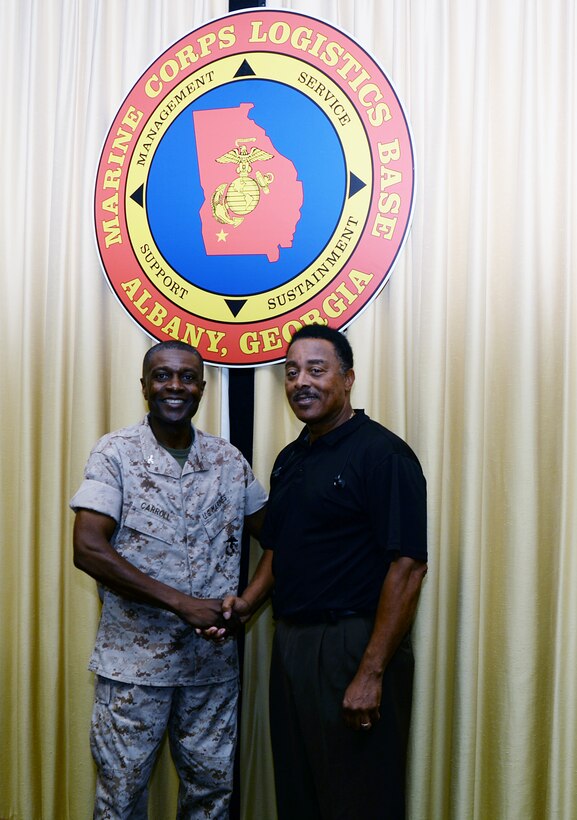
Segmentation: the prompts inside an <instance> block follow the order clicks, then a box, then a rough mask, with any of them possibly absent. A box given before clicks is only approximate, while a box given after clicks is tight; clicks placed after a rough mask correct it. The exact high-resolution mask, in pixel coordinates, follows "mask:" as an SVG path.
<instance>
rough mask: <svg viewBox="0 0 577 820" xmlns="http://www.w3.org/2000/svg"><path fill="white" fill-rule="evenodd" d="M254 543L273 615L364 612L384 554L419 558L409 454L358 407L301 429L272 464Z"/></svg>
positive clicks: (375, 594)
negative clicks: (313, 429)
mask: <svg viewBox="0 0 577 820" xmlns="http://www.w3.org/2000/svg"><path fill="white" fill-rule="evenodd" d="M261 544H262V546H263V547H264V548H265V549H271V550H274V556H273V573H274V576H275V587H274V591H273V596H272V601H273V612H274V615H275V617H276V618H290V617H291V616H295V617H297V616H303V615H304V614H306V613H307V612H311V613H316V612H319V611H328V610H355V611H358V612H374V611H375V610H376V607H377V603H378V600H379V595H380V591H381V587H382V585H383V581H384V578H385V575H386V573H387V569H388V567H389V565H390V562H391V561H392V560H394V559H395V558H396V557H398V556H399V555H403V556H409V557H411V558H415V559H417V560H420V561H426V560H427V535H426V484H425V478H424V476H423V472H422V470H421V467H420V464H419V461H418V459H417V457H416V456H415V454H414V453H413V451H412V450H411V448H410V447H409V446H408V445H407V444H406V443H405V442H404V441H403V440H402V439H400V438H399V437H398V436H396V435H395V434H394V433H392V432H391V431H390V430H387V429H386V428H385V427H383V426H382V425H380V424H378V423H377V422H375V421H372V420H371V419H370V418H369V417H368V416H367V415H366V414H365V413H364V411H363V410H357V411H355V415H354V416H353V417H352V418H351V419H350V420H349V421H347V422H345V423H344V424H342V425H340V426H339V427H337V428H335V429H334V430H331V431H330V432H329V433H327V434H326V435H324V436H321V437H320V438H318V439H316V441H314V442H313V443H312V444H310V443H309V437H308V431H307V429H306V428H305V429H304V430H303V431H302V433H301V435H300V436H299V437H298V438H297V439H296V441H294V442H293V443H292V444H289V445H288V447H285V448H284V450H282V451H281V453H280V454H279V456H278V457H277V459H276V461H275V464H274V467H273V470H272V474H271V489H270V497H269V502H268V508H267V514H266V519H265V522H264V526H263V531H262V535H261Z"/></svg>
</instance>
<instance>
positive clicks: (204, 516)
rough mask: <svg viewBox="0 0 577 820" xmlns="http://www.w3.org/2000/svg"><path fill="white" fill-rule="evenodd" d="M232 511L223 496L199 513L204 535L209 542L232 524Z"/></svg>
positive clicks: (230, 505)
mask: <svg viewBox="0 0 577 820" xmlns="http://www.w3.org/2000/svg"><path fill="white" fill-rule="evenodd" d="M234 518H235V515H234V510H233V508H232V504H231V503H230V501H229V499H228V498H227V497H226V496H225V495H219V497H218V498H217V500H216V501H215V502H214V503H213V504H211V505H210V506H209V507H206V508H205V509H204V510H203V511H202V512H201V520H202V523H203V525H204V528H205V530H206V534H207V535H208V537H209V538H210V540H211V541H214V539H215V538H217V537H218V535H219V534H220V533H221V532H222V531H223V530H224V529H225V527H227V525H229V524H230V525H231V526H232V525H233V524H234Z"/></svg>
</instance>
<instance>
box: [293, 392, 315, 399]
mask: <svg viewBox="0 0 577 820" xmlns="http://www.w3.org/2000/svg"><path fill="white" fill-rule="evenodd" d="M300 399H318V394H317V393H315V392H314V390H297V392H296V393H293V394H292V400H293V401H299V400H300Z"/></svg>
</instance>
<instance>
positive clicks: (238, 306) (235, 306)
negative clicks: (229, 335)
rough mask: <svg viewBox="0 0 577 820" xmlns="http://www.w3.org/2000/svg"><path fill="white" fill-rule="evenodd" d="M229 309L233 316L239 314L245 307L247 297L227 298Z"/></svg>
mask: <svg viewBox="0 0 577 820" xmlns="http://www.w3.org/2000/svg"><path fill="white" fill-rule="evenodd" d="M224 301H225V302H226V304H227V305H228V309H229V310H230V312H231V313H232V315H233V316H235V317H236V316H238V314H239V313H240V312H241V310H242V309H243V307H244V306H245V305H246V299H225V300H224Z"/></svg>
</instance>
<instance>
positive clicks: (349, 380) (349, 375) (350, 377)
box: [345, 367, 355, 392]
mask: <svg viewBox="0 0 577 820" xmlns="http://www.w3.org/2000/svg"><path fill="white" fill-rule="evenodd" d="M354 383H355V371H354V370H353V368H352V367H351V369H350V370H347V372H346V373H345V388H346V390H347V392H350V391H351V390H352V387H353V384H354Z"/></svg>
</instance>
